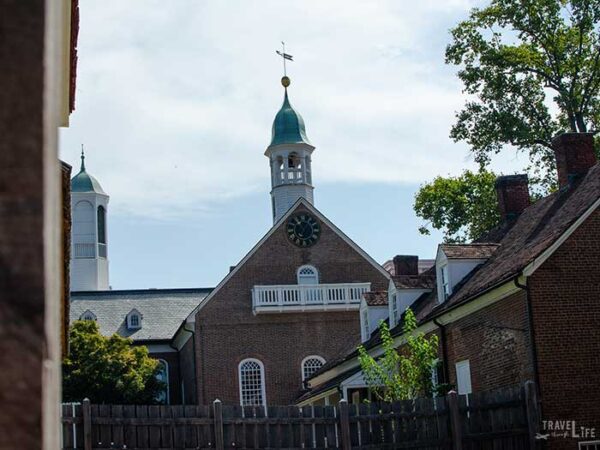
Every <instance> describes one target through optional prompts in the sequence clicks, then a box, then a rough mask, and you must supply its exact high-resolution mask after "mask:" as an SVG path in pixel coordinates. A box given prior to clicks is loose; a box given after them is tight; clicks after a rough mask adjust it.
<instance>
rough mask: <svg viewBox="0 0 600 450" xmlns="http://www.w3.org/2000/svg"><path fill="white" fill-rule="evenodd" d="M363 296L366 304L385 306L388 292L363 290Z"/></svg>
mask: <svg viewBox="0 0 600 450" xmlns="http://www.w3.org/2000/svg"><path fill="white" fill-rule="evenodd" d="M363 298H364V299H365V302H366V303H367V305H368V306H387V305H388V293H387V291H371V292H365V293H364V294H363Z"/></svg>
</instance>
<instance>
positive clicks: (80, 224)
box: [73, 200, 96, 258]
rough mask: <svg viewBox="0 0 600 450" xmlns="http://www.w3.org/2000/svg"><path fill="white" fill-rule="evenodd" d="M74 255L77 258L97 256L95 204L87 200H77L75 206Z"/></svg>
mask: <svg viewBox="0 0 600 450" xmlns="http://www.w3.org/2000/svg"><path fill="white" fill-rule="evenodd" d="M73 256H74V257H75V258H95V257H96V245H95V243H94V206H93V205H92V204H91V203H90V202H88V201H85V200H82V201H80V202H77V204H76V205H75V208H73Z"/></svg>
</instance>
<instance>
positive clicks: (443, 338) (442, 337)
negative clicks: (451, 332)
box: [433, 318, 450, 383]
mask: <svg viewBox="0 0 600 450" xmlns="http://www.w3.org/2000/svg"><path fill="white" fill-rule="evenodd" d="M433 323H434V324H435V325H437V326H438V327H439V329H440V340H441V341H442V358H443V359H444V360H443V361H442V368H443V369H444V383H450V369H449V368H448V344H447V339H446V326H445V325H443V324H441V323H440V322H438V320H437V318H434V319H433Z"/></svg>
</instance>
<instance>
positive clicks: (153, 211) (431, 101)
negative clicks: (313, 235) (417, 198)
mask: <svg viewBox="0 0 600 450" xmlns="http://www.w3.org/2000/svg"><path fill="white" fill-rule="evenodd" d="M474 6H477V1H475V0H444V1H441V0H421V1H419V2H414V1H413V0H389V1H387V0H378V1H370V2H363V1H348V0H346V1H344V0H328V1H322V0H302V1H295V0H287V1H285V2H282V1H277V0H261V1H250V0H229V1H227V2H225V1H217V0H210V1H209V0H203V1H201V0H168V1H165V0H161V1H157V0H128V1H126V2H124V1H122V0H104V1H102V2H97V1H93V0H81V1H80V17H81V23H80V34H79V45H78V68H77V91H76V109H75V112H74V113H73V114H72V115H71V123H70V126H69V128H65V129H63V130H61V135H60V150H61V158H62V159H63V160H65V161H66V162H68V163H70V164H71V165H73V174H75V173H77V171H78V170H79V153H80V151H81V145H82V144H83V145H84V147H85V152H86V168H87V170H88V172H89V173H91V174H92V175H94V176H95V177H96V178H97V179H98V180H99V182H100V183H101V185H102V187H103V189H104V190H105V191H106V192H107V193H108V194H109V195H110V204H109V208H108V252H109V260H110V284H111V286H112V288H113V289H133V288H140V289H141V288H168V287H211V286H215V285H216V284H217V283H218V282H219V281H220V280H221V279H222V277H223V276H225V275H226V274H227V272H228V270H229V267H230V266H231V265H235V264H237V263H238V262H239V261H240V260H241V259H242V258H243V257H244V255H245V254H246V253H247V252H248V251H249V250H250V249H251V248H252V247H253V246H254V244H255V243H256V242H257V241H258V240H259V239H260V238H261V237H262V236H263V235H264V234H265V233H266V232H267V231H268V230H269V228H270V226H271V225H272V216H271V211H270V208H271V206H270V205H271V203H270V196H269V191H270V184H269V183H270V174H269V163H268V159H267V158H266V157H265V156H264V151H265V149H266V147H267V145H268V144H269V141H270V133H271V125H272V122H273V118H274V117H275V114H276V113H277V111H278V110H279V107H280V106H281V103H282V101H283V88H282V87H281V84H280V78H281V76H282V61H281V58H279V57H278V56H277V55H276V53H275V50H278V49H281V41H285V42H286V52H287V53H290V54H292V55H293V56H294V62H291V63H289V64H288V75H289V77H290V78H291V83H292V84H291V86H290V88H289V96H290V101H291V103H292V105H293V106H294V107H295V109H296V110H297V111H299V112H300V113H301V114H302V116H303V118H304V121H305V124H306V131H307V135H308V137H309V139H310V140H311V142H312V143H313V144H314V145H315V146H316V150H315V152H314V153H313V163H312V168H313V184H314V186H315V206H316V207H317V208H318V209H319V210H320V211H321V212H323V213H324V214H325V215H326V216H327V217H328V218H329V219H331V220H332V221H333V222H334V223H335V224H336V225H337V226H338V227H339V228H340V229H342V230H343V231H344V232H345V233H346V234H347V235H348V236H349V237H350V238H351V239H353V240H354V241H355V242H356V243H357V244H358V245H360V246H361V247H362V248H363V249H364V250H365V251H367V252H368V253H369V254H370V255H371V256H372V257H373V258H375V259H376V260H377V261H378V262H380V263H383V262H384V261H386V260H388V259H390V258H391V257H393V256H394V255H396V254H415V255H419V257H420V258H432V257H433V256H434V255H435V251H436V248H437V244H438V243H439V242H440V240H441V235H440V234H439V233H437V232H434V233H432V234H431V235H430V236H422V235H420V234H419V232H418V227H419V225H421V221H420V220H419V219H418V218H417V217H415V214H414V211H413V209H412V205H413V200H414V195H415V193H416V192H417V190H418V188H419V186H420V185H421V184H423V183H425V182H427V181H430V180H431V179H433V178H434V177H435V176H437V175H444V176H447V175H458V174H459V173H460V172H461V171H463V170H464V169H466V168H470V169H474V168H475V164H474V163H473V160H472V158H471V156H470V154H469V150H468V147H467V146H466V145H465V144H464V143H455V142H453V141H452V140H451V139H450V138H449V137H448V134H449V130H450V127H451V126H452V123H453V122H454V116H455V113H456V111H458V110H460V108H461V106H462V105H463V104H464V101H465V96H464V95H463V94H462V93H461V85H460V82H459V80H458V79H457V77H456V68H455V67H452V66H446V65H445V64H444V49H445V47H446V45H447V44H448V42H449V39H450V35H449V32H448V30H449V29H450V28H451V27H452V26H453V25H455V24H456V23H458V22H459V21H460V20H462V19H465V18H466V17H467V15H468V12H469V10H470V9H471V8H472V7H474ZM525 164H526V161H525V157H524V156H521V157H519V156H518V155H515V154H514V153H512V152H506V153H505V154H501V155H500V156H498V157H496V158H495V159H494V161H493V165H492V168H493V169H494V170H496V171H497V172H499V173H514V172H515V171H518V170H519V169H520V168H522V167H523V166H524V165H525Z"/></svg>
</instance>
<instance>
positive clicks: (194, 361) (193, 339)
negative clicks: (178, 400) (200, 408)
mask: <svg viewBox="0 0 600 450" xmlns="http://www.w3.org/2000/svg"><path fill="white" fill-rule="evenodd" d="M186 324H187V322H186V321H184V322H183V327H182V329H183V330H184V331H187V332H188V333H190V334H191V335H192V352H193V358H192V366H193V368H194V383H196V398H198V389H197V388H198V386H197V383H198V379H197V377H196V333H195V332H194V330H188V329H187V328H186V327H185V326H186ZM180 357H181V355H180ZM179 365H180V367H181V363H180V364H179ZM180 373H183V372H182V371H181V370H180ZM182 385H183V384H182ZM184 394H185V391H184ZM182 403H183V404H185V399H182Z"/></svg>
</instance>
